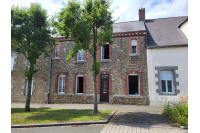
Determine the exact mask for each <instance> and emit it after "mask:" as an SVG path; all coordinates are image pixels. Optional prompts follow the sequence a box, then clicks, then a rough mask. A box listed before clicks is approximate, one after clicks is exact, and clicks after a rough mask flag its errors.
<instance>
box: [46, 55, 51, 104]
mask: <svg viewBox="0 0 200 133" xmlns="http://www.w3.org/2000/svg"><path fill="white" fill-rule="evenodd" d="M51 60H52V53H51V55H50V64H49V84H48V92H47V104H49V93H50V86H51Z"/></svg>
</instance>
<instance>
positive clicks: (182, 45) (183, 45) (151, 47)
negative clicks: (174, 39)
mask: <svg viewBox="0 0 200 133" xmlns="http://www.w3.org/2000/svg"><path fill="white" fill-rule="evenodd" d="M185 46H188V44H180V45H165V46H147V49H154V48H167V47H185Z"/></svg>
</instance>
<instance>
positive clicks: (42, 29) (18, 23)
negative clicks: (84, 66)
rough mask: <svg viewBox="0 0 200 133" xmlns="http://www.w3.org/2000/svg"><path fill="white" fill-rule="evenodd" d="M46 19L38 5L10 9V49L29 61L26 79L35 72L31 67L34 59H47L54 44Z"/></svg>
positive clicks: (32, 4) (45, 13)
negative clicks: (41, 57) (43, 57)
mask: <svg viewBox="0 0 200 133" xmlns="http://www.w3.org/2000/svg"><path fill="white" fill-rule="evenodd" d="M47 18H48V16H47V11H46V10H44V9H42V7H41V5H40V4H39V3H31V5H30V8H26V7H21V8H20V7H19V6H14V5H12V7H11V49H12V50H13V51H16V52H18V53H21V54H23V55H24V56H25V57H26V59H27V60H28V61H30V64H31V65H30V69H29V70H25V72H24V75H25V76H26V77H27V78H28V79H30V78H31V77H32V74H34V73H36V72H37V70H36V69H35V68H34V67H33V66H34V64H36V59H38V58H39V57H40V56H41V55H42V54H44V56H45V57H48V56H49V55H50V52H51V47H52V46H53V45H54V44H55V39H54V38H53V37H51V35H50V34H52V32H51V30H50V24H49V22H48V20H47Z"/></svg>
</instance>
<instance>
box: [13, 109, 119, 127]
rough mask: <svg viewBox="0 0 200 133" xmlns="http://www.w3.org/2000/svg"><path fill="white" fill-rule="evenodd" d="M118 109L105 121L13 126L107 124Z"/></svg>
mask: <svg viewBox="0 0 200 133" xmlns="http://www.w3.org/2000/svg"><path fill="white" fill-rule="evenodd" d="M115 113H116V111H113V112H112V114H111V115H110V116H109V117H108V118H107V120H105V121H90V122H64V123H45V124H25V125H11V128H28V127H49V126H69V125H90V124H107V123H108V122H109V121H110V119H111V118H112V117H113V115H114V114H115Z"/></svg>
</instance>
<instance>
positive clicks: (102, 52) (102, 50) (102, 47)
mask: <svg viewBox="0 0 200 133" xmlns="http://www.w3.org/2000/svg"><path fill="white" fill-rule="evenodd" d="M106 45H109V43H106ZM106 45H105V46H106ZM105 46H101V60H110V59H104V57H103V56H104V47H105ZM108 47H109V46H108ZM109 50H110V47H109ZM109 58H110V57H109Z"/></svg>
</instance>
